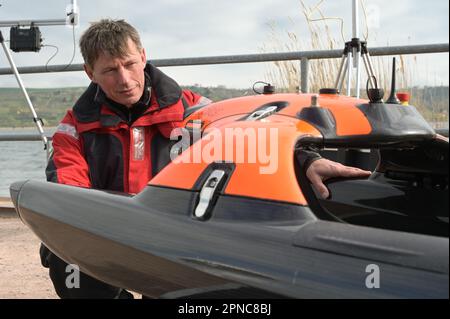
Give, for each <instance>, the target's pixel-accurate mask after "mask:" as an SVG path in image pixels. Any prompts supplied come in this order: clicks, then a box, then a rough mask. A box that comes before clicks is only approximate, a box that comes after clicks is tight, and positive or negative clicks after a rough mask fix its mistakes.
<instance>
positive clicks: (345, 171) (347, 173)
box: [340, 166, 372, 177]
mask: <svg viewBox="0 0 450 319" xmlns="http://www.w3.org/2000/svg"><path fill="white" fill-rule="evenodd" d="M371 174H372V172H371V171H365V170H362V169H359V168H356V167H348V166H344V167H340V175H341V176H343V177H368V176H370V175H371Z"/></svg>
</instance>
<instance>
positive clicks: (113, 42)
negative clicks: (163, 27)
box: [80, 19, 142, 68]
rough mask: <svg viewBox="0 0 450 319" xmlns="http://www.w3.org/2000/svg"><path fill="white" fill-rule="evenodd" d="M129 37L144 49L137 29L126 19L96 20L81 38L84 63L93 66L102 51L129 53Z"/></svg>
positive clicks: (116, 53) (118, 53)
mask: <svg viewBox="0 0 450 319" xmlns="http://www.w3.org/2000/svg"><path fill="white" fill-rule="evenodd" d="M128 39H131V40H132V41H133V42H134V44H135V45H136V47H137V49H138V50H141V49H142V44H141V39H140V37H139V34H138V32H137V30H136V29H135V28H134V27H133V26H131V25H130V24H128V23H127V22H125V20H110V19H102V20H100V21H98V22H94V23H92V24H91V26H90V27H89V28H88V29H87V30H86V31H85V32H84V33H83V35H82V36H81V38H80V50H81V54H82V55H83V59H84V63H86V65H88V66H89V67H91V68H93V67H94V63H95V61H97V59H98V57H99V55H100V54H101V53H107V54H109V55H111V56H113V57H124V56H126V55H127V53H128Z"/></svg>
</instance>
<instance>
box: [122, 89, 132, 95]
mask: <svg viewBox="0 0 450 319" xmlns="http://www.w3.org/2000/svg"><path fill="white" fill-rule="evenodd" d="M134 89H135V88H131V89H126V90H120V91H119V93H120V94H123V95H130V94H132V93H133V91H134Z"/></svg>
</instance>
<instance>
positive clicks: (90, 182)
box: [41, 20, 367, 298]
mask: <svg viewBox="0 0 450 319" xmlns="http://www.w3.org/2000/svg"><path fill="white" fill-rule="evenodd" d="M80 49H81V53H82V55H83V59H84V61H85V64H84V70H85V72H86V74H87V75H88V77H89V78H90V79H91V81H92V82H91V84H90V85H89V87H88V88H87V90H86V91H85V92H84V93H83V95H82V96H81V97H80V98H79V100H78V101H77V102H76V104H75V106H74V107H73V109H72V110H70V111H68V113H67V114H66V116H65V117H64V119H63V120H62V121H61V123H60V124H59V126H58V128H57V131H56V133H55V135H54V137H53V149H54V152H53V154H52V156H51V158H50V160H49V163H48V166H47V169H46V174H47V180H48V181H51V182H56V183H62V184H68V185H74V186H80V187H87V188H96V189H105V190H113V191H121V192H127V193H132V194H136V193H139V192H140V191H141V190H142V189H143V188H144V187H145V185H147V183H148V181H149V180H150V179H151V178H152V177H153V176H154V175H155V174H156V173H157V172H158V171H159V170H160V169H161V168H162V167H161V165H160V164H159V163H158V161H155V158H156V156H157V152H158V143H161V142H163V143H164V141H167V140H169V137H170V133H171V131H172V130H173V129H174V128H177V127H180V126H181V123H182V121H183V118H184V111H185V109H186V108H188V107H195V106H202V105H205V104H208V103H209V102H210V100H208V99H207V98H204V97H202V96H200V95H198V94H196V93H193V92H191V91H188V90H182V89H181V88H180V87H179V86H178V84H177V83H176V82H175V81H174V80H172V79H171V78H169V77H168V76H166V75H165V74H164V73H162V72H161V71H159V70H158V69H157V68H155V67H154V66H152V65H151V64H147V62H146V61H147V57H146V54H145V50H144V49H143V47H142V44H141V42H140V39H139V35H138V33H137V31H136V30H135V29H134V28H133V27H132V26H131V25H129V24H128V23H126V22H125V21H123V20H118V21H114V20H101V21H99V22H97V23H94V24H92V25H91V26H90V27H89V28H88V30H87V31H86V32H85V33H84V34H83V36H82V37H81V39H80ZM306 160H307V162H308V163H305V165H308V166H309V169H308V170H307V176H308V178H309V179H310V180H311V182H312V183H313V185H315V187H316V188H317V189H318V190H319V191H320V192H321V193H322V194H323V196H325V197H327V196H328V195H327V189H326V187H325V186H324V185H323V183H322V181H323V180H324V179H326V178H328V177H332V176H352V177H354V176H366V175H367V173H366V172H364V171H361V170H358V169H354V168H347V167H345V166H342V165H340V164H337V163H334V162H330V161H328V160H325V159H321V158H320V157H318V156H317V155H313V156H308V158H306ZM41 260H42V263H43V265H44V266H45V267H48V268H49V269H50V271H49V272H50V278H51V279H52V281H53V284H54V286H55V290H56V292H57V294H58V295H59V296H60V297H61V298H132V295H131V294H130V293H128V292H127V291H125V290H123V289H120V288H116V287H113V286H110V285H108V284H106V283H103V282H100V281H98V280H96V279H94V278H92V277H90V276H87V275H86V274H83V273H80V285H79V288H73V289H68V288H67V287H66V285H65V282H66V277H67V275H68V273H66V267H67V264H66V263H65V262H64V261H63V260H61V259H59V258H58V257H57V256H56V255H54V254H53V253H51V252H50V251H49V250H48V249H47V248H46V247H45V246H43V245H42V246H41Z"/></svg>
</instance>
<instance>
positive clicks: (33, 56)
mask: <svg viewBox="0 0 450 319" xmlns="http://www.w3.org/2000/svg"><path fill="white" fill-rule="evenodd" d="M69 2H70V1H69V0H67V1H63V0H41V1H26V0H3V1H2V7H0V21H1V20H11V19H29V18H32V19H55V18H63V17H64V12H65V8H66V5H67V4H68V3H69ZM304 2H305V3H306V5H307V6H310V7H314V6H315V5H316V4H317V3H318V2H319V1H317V0H305V1H304ZM347 2H348V6H347V5H346V4H347ZM364 3H365V5H366V7H368V6H369V7H370V6H372V7H375V8H377V9H378V11H379V13H380V17H379V24H378V26H377V27H376V28H372V29H371V30H370V33H369V35H370V37H369V41H370V42H369V47H370V46H385V45H387V44H390V45H406V44H420V43H440V42H447V43H448V34H449V33H448V32H449V31H448V6H449V5H448V2H447V1H446V0H433V1H427V2H425V1H421V0H398V1H392V0H365V1H364ZM78 4H79V6H80V12H81V25H80V27H79V28H77V29H76V41H77V42H78V38H79V36H80V34H81V32H82V31H83V30H85V29H86V28H87V27H88V26H89V22H91V21H96V20H98V19H100V18H106V17H109V18H123V19H126V20H127V21H129V22H130V23H131V24H133V25H134V26H135V27H136V28H137V29H138V30H139V31H140V33H141V37H142V42H143V44H144V46H145V47H146V50H147V54H148V56H149V58H150V59H162V58H175V57H194V56H216V55H231V54H251V53H260V50H261V48H262V47H263V46H265V45H267V44H270V41H271V40H270V36H269V33H270V28H269V26H268V23H269V21H274V22H275V23H276V25H277V26H278V29H279V31H280V34H283V33H284V34H286V32H287V31H290V32H295V33H296V34H297V35H298V38H299V41H301V42H302V43H307V42H308V41H310V36H309V32H308V28H307V24H306V22H305V19H304V17H303V14H302V8H301V5H300V1H298V0H283V1H273V0H258V1H257V0H245V1H242V0H227V1H225V0H217V1H210V0H165V1H143V0H128V1H119V0H96V1H91V0H79V1H78ZM320 8H321V10H322V12H323V13H324V15H326V16H341V17H343V18H344V19H345V26H344V27H345V30H344V32H345V36H346V37H348V38H350V36H351V11H350V1H332V0H328V1H324V2H323V4H322V5H321V7H320ZM361 19H362V20H363V13H362V12H361ZM292 21H294V22H295V23H292ZM338 26H339V24H338V23H333V22H331V23H330V27H332V28H333V30H334V31H335V33H337V34H339V30H338ZM363 29H364V23H363V22H361V30H363ZM2 31H3V33H4V34H5V36H6V37H8V33H9V30H8V29H7V28H3V29H2ZM41 31H42V33H43V38H44V43H45V44H52V45H56V46H58V47H59V53H58V55H57V56H56V57H55V58H54V59H53V60H52V61H51V62H50V63H51V64H65V63H67V62H68V61H69V60H70V58H71V56H72V52H73V41H72V33H71V29H70V28H66V27H62V26H61V27H42V28H41ZM278 51H284V48H283V47H281V48H279V50H278ZM53 53H54V49H53V48H51V47H44V48H43V49H42V50H41V51H40V52H39V53H20V54H16V53H14V54H13V57H14V60H15V61H16V64H17V65H18V66H26V65H45V63H47V61H48V59H49V58H50V57H51V55H52V54H53ZM2 54H3V52H0V55H2ZM420 59H422V57H421V58H419V60H420ZM425 60H426V59H425ZM426 61H429V60H426ZM433 62H434V63H433ZM74 63H82V59H81V55H80V54H79V52H78V48H77V54H76V57H75V61H74ZM426 63H427V65H428V66H427V70H429V72H434V71H435V72H438V75H437V77H438V78H439V79H442V81H443V82H445V83H446V84H448V71H447V70H448V54H440V55H435V56H434V59H431V62H426ZM267 65H268V64H266V63H265V64H237V65H216V66H192V67H171V68H164V71H165V72H168V73H170V75H172V76H173V77H174V78H175V79H177V80H178V81H179V82H180V83H181V84H194V83H199V84H202V85H219V84H224V85H227V86H230V87H249V86H251V85H252V83H253V82H252V81H256V80H261V79H264V76H265V72H266V69H267ZM5 67H8V64H7V63H6V59H4V58H0V68H5ZM417 74H419V76H420V79H419V77H418V78H417V83H424V82H426V81H427V80H426V77H425V76H422V72H417ZM428 78H430V77H429V76H428ZM24 82H25V84H26V85H27V86H30V87H54V86H63V85H70V86H78V85H86V83H87V79H86V78H85V76H84V74H83V73H82V72H66V73H60V74H39V75H26V76H24ZM0 86H16V83H15V81H14V78H13V77H12V76H3V75H2V76H0Z"/></svg>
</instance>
